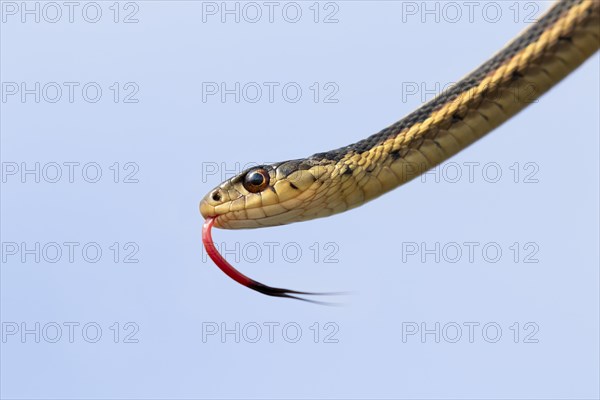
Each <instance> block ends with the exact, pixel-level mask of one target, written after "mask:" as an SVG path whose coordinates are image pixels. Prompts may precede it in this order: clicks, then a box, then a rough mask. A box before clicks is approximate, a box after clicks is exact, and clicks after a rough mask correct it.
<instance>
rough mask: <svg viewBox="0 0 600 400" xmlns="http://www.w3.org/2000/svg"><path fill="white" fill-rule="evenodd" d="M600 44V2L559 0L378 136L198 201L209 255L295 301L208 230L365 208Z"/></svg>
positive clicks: (269, 168)
mask: <svg viewBox="0 0 600 400" xmlns="http://www.w3.org/2000/svg"><path fill="white" fill-rule="evenodd" d="M599 47H600V0H563V1H559V2H557V3H555V4H554V5H553V6H552V7H551V8H550V9H549V10H548V11H547V12H546V13H545V14H544V15H543V16H541V17H540V18H539V19H538V21H537V22H536V23H535V24H533V25H532V26H530V27H529V28H528V29H526V30H525V31H524V32H522V33H521V34H520V35H519V36H518V37H516V38H515V39H514V40H513V41H512V42H510V43H509V44H508V45H507V46H505V47H504V48H503V49H502V50H500V51H499V52H498V53H496V54H495V55H494V56H492V57H491V58H490V59H489V60H488V61H486V62H485V63H484V64H482V65H481V66H480V67H479V68H477V69H475V70H474V71H473V72H471V73H470V74H468V75H467V76H466V77H464V78H463V79H461V80H460V81H459V82H458V83H456V84H455V85H454V86H453V87H452V88H450V89H449V90H447V91H445V92H444V93H442V94H440V95H439V96H437V97H436V98H434V99H433V100H431V101H430V102H428V103H426V104H424V105H422V106H421V107H420V108H418V109H417V110H415V111H413V112H412V113H410V114H409V115H407V116H406V117H404V118H403V119H401V120H399V121H398V122H396V123H394V124H392V125H390V126H388V127H387V128H384V129H383V130H381V131H380V132H378V133H376V134H374V135H371V136H369V137H367V138H366V139H363V140H361V141H359V142H357V143H354V144H351V145H348V146H345V147H341V148H339V149H336V150H331V151H327V152H323V153H317V154H314V155H312V156H310V157H307V158H302V159H296V160H289V161H283V162H280V163H274V164H270V165H261V166H257V167H254V168H250V169H248V170H245V171H243V172H242V173H241V174H239V175H237V176H235V177H233V178H231V179H228V180H226V181H225V182H223V183H221V184H220V185H219V186H217V187H216V188H214V189H213V190H211V191H210V192H209V193H208V194H207V195H206V196H205V197H204V198H203V199H202V201H201V202H200V212H201V214H202V216H203V217H204V218H206V220H207V222H206V223H205V233H206V235H205V236H204V238H205V240H204V244H205V246H206V247H207V250H208V252H209V254H210V255H211V257H212V258H213V260H214V261H215V262H216V263H217V264H218V265H219V266H220V267H221V268H222V269H224V270H225V272H226V273H228V274H229V275H230V276H231V277H233V278H234V279H236V280H237V281H238V282H239V283H242V284H244V285H246V286H249V287H251V288H253V289H255V290H258V291H260V292H263V293H265V294H269V295H274V296H283V297H294V296H290V295H289V293H301V292H293V291H288V290H285V289H276V288H270V287H268V286H265V285H262V284H260V283H258V282H256V281H253V280H251V279H250V278H246V277H245V276H243V275H241V274H239V273H237V271H235V270H233V267H231V266H230V265H229V264H227V265H224V263H226V261H224V259H222V257H220V255H218V252H216V249H215V248H214V245H213V244H212V240H209V239H210V228H211V227H212V226H213V225H214V226H216V227H219V228H226V229H238V228H260V227H266V226H274V225H283V224H289V223H292V222H298V221H305V220H310V219H314V218H321V217H327V216H330V215H333V214H336V213H340V212H343V211H346V210H349V209H351V208H354V207H357V206H360V205H362V204H364V203H365V202H367V201H369V200H372V199H374V198H376V197H378V196H380V195H382V194H383V193H386V192H388V191H390V190H392V189H394V188H396V187H398V186H399V185H401V184H403V183H406V182H408V181H410V180H411V179H413V178H415V177H417V176H419V175H420V174H422V173H424V172H426V171H427V170H429V169H430V168H433V167H435V166H436V165H438V164H440V163H441V162H443V161H445V160H447V159H448V158H449V157H451V156H453V155H454V154H456V153H458V152H459V151H461V150H462V149H464V148H466V147H467V146H469V145H470V144H472V143H473V142H475V141H476V140H478V139H480V138H481V137H483V136H484V135H485V134H486V133H488V132H490V131H491V130H493V129H494V128H496V127H497V126H499V125H500V124H502V123H503V122H505V121H506V120H508V119H509V118H510V117H512V116H513V115H515V114H516V113H518V112H519V111H520V110H522V109H523V108H525V107H526V106H527V105H529V104H530V103H532V102H533V101H534V100H535V99H537V98H538V97H539V96H541V95H542V94H543V93H544V92H546V91H547V90H549V89H550V88H551V87H552V86H554V85H555V84H556V83H558V82H559V81H560V80H561V79H562V78H564V77H565V76H567V75H568V74H569V73H570V72H572V71H573V70H575V69H576V68H577V67H578V66H579V65H581V64H582V63H583V62H584V61H585V60H586V59H587V58H589V57H590V56H592V55H593V54H594V53H595V52H596V51H597V50H598V48H599ZM210 246H212V248H209V247H210ZM227 268H231V270H229V272H228V271H227ZM233 271H235V272H233ZM236 273H237V274H238V275H236ZM241 277H243V278H241Z"/></svg>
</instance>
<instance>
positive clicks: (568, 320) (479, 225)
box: [1, 1, 600, 398]
mask: <svg viewBox="0 0 600 400" xmlns="http://www.w3.org/2000/svg"><path fill="white" fill-rule="evenodd" d="M111 3H112V2H110V3H102V4H103V9H104V11H107V7H108V6H109V5H110V4H111ZM138 4H139V6H140V10H139V13H138V14H137V17H138V18H139V23H137V24H114V23H112V22H111V21H110V17H109V15H106V16H105V17H103V19H102V21H101V22H100V23H98V24H89V23H85V22H83V21H82V20H81V18H78V19H77V20H76V22H75V23H73V24H69V23H66V22H60V23H57V24H48V23H40V24H35V23H27V24H21V23H20V22H18V20H17V19H14V18H13V19H9V21H8V22H7V23H3V24H2V28H1V34H2V38H1V46H2V50H1V57H2V60H1V67H2V68H1V80H2V81H16V82H21V81H28V82H34V81H40V82H48V81H57V82H63V81H81V82H87V81H96V82H101V83H102V85H103V87H104V88H106V87H108V86H109V85H110V84H111V83H112V82H115V81H119V82H129V81H133V82H137V83H138V85H139V87H140V92H139V93H138V95H137V98H139V100H140V101H139V103H138V104H114V103H112V102H111V101H108V92H107V93H106V94H105V96H106V98H103V99H102V101H100V102H99V103H96V104H88V103H85V102H83V101H81V100H78V101H76V102H75V103H73V104H69V103H67V102H65V101H61V102H60V103H57V104H49V103H43V102H42V103H40V104H35V103H33V102H31V101H28V102H27V103H25V104H21V103H20V102H18V101H9V102H7V103H3V104H2V122H1V129H2V142H1V144H2V153H1V156H2V161H3V162H10V161H16V162H21V161H27V162H31V163H33V162H36V161H39V162H42V163H46V162H51V161H56V162H63V161H80V162H88V161H95V162H98V163H100V164H101V165H102V166H103V167H104V172H108V171H107V169H106V168H107V167H108V166H109V165H110V164H112V163H113V162H115V161H119V162H122V163H123V162H127V161H132V162H136V163H137V164H138V165H139V166H140V172H139V173H138V175H137V177H138V178H139V179H140V183H138V184H129V185H127V184H113V183H110V182H109V181H108V180H102V181H101V182H100V183H98V184H95V185H93V184H88V183H85V182H83V181H81V179H79V180H78V181H77V182H76V183H73V184H69V183H65V182H64V181H63V182H61V183H57V184H49V183H40V184H35V183H26V184H22V183H19V182H18V181H17V180H14V179H13V180H10V181H9V182H7V183H6V184H3V185H2V231H1V233H2V241H3V242H22V241H25V242H36V241H39V242H52V241H56V242H63V241H79V242H90V241H96V242H100V243H103V245H105V248H106V247H107V246H108V245H110V243H112V242H115V241H118V242H121V243H124V242H128V241H134V242H137V243H138V244H139V246H140V252H139V254H138V258H139V259H140V262H139V263H137V264H123V263H118V264H115V263H114V262H112V261H111V259H110V257H109V256H107V257H106V258H104V259H103V260H102V261H101V262H99V263H96V264H90V263H84V262H78V263H74V264H69V263H68V262H65V261H61V262H59V263H56V264H49V263H40V264H36V263H33V262H28V263H25V264H23V263H20V262H18V261H15V260H14V259H10V260H11V261H9V262H7V263H5V264H3V265H2V269H1V278H2V284H1V289H2V307H1V311H2V316H1V317H2V318H1V319H2V321H3V322H7V321H8V322H10V321H13V322H14V321H16V322H21V321H25V322H28V323H30V324H33V323H34V322H36V321H39V322H41V323H42V324H44V323H47V322H52V321H55V322H58V323H62V322H65V321H77V322H80V323H81V324H84V323H86V322H90V321H94V322H97V323H99V324H100V325H101V326H102V327H103V329H104V331H105V335H106V336H105V337H103V338H102V340H101V341H100V342H98V343H96V344H90V343H86V342H85V341H83V340H82V339H81V337H79V338H77V339H76V341H75V343H68V341H67V340H65V338H63V339H62V340H61V341H60V342H59V343H56V344H52V343H47V342H44V341H42V342H41V343H34V342H33V341H32V340H28V341H27V342H26V343H21V342H20V341H19V340H18V338H14V337H13V338H9V340H8V341H7V342H6V343H2V358H1V367H2V372H1V395H2V397H4V398H174V397H177V398H415V397H416V398H448V397H452V398H598V396H599V389H598V387H599V380H598V376H599V375H600V371H599V364H598V353H599V347H598V335H599V323H598V313H599V306H598V303H599V297H598V290H599V289H598V288H599V273H598V264H599V262H598V261H599V253H598V240H599V235H598V220H599V214H598V203H599V191H598V187H599V186H598V181H599V180H598V170H599V168H598V160H599V150H598V149H599V142H598V140H599V139H598V138H599V135H598V132H599V121H598V109H599V107H600V104H599V94H598V93H599V85H600V84H599V78H598V69H599V62H598V61H599V59H598V55H597V54H596V55H595V56H594V57H593V58H592V59H591V60H589V61H588V62H587V63H586V64H585V65H584V66H583V67H582V68H580V69H579V70H578V71H576V72H575V73H574V74H573V75H572V76H570V77H569V78H568V79H566V80H565V81H564V82H563V83H561V84H560V85H558V87H556V88H555V89H554V90H553V91H552V92H551V93H549V94H548V95H546V96H544V97H543V98H542V99H541V100H540V101H539V102H538V103H537V104H535V105H534V106H532V107H530V108H529V109H527V110H526V111H525V112H523V113H521V114H520V115H518V116H517V117H515V118H514V119H512V120H511V121H510V122H508V123H506V124H505V125H504V126H502V127H501V128H499V129H498V130H497V131H495V132H493V133H492V134H491V135H490V136H489V137H487V138H485V139H484V140H482V141H480V142H479V143H477V144H475V145H474V146H472V147H471V148H469V149H467V150H465V151H464V152H462V153H461V154H460V155H458V156H457V157H455V158H454V159H453V161H456V162H459V163H462V162H469V161H478V162H481V163H482V164H483V163H486V162H491V161H493V162H498V163H499V164H500V165H501V166H502V167H503V168H504V170H503V172H504V173H508V172H509V170H508V166H510V165H512V164H513V163H514V162H520V163H525V162H535V163H537V165H539V173H538V174H537V178H539V183H537V184H523V183H519V184H515V183H513V182H511V181H510V180H509V179H503V180H502V181H501V182H499V183H497V184H489V183H486V182H484V181H483V180H481V179H478V180H476V181H475V182H474V183H472V184H470V183H467V182H465V181H464V180H463V181H462V182H460V183H457V184H450V183H447V182H442V183H439V184H436V183H432V182H429V183H425V184H423V183H421V182H420V181H418V180H417V181H414V182H411V183H410V184H407V185H406V186H404V187H402V188H400V189H398V190H395V191H393V192H392V193H390V194H388V195H386V196H384V197H382V198H380V199H378V200H377V201H375V202H372V203H370V204H368V205H366V206H364V207H361V208H359V209H356V210H354V211H352V212H348V213H344V214H341V215H339V216H336V217H333V218H329V219H324V220H316V221H311V222H306V223H301V224H294V225H290V226H285V227H278V228H271V229H264V230H254V231H222V230H217V231H215V232H214V236H215V238H216V240H217V241H218V242H222V241H226V242H228V243H234V242H236V241H238V242H240V243H242V244H244V243H247V242H251V241H255V242H259V243H262V242H265V241H279V242H281V243H288V242H294V241H296V242H298V243H299V244H300V245H301V247H302V248H303V250H304V251H306V252H307V253H308V252H309V250H308V246H310V245H311V244H312V243H313V242H318V243H320V244H324V243H326V242H335V243H337V245H338V246H339V253H338V254H337V256H336V257H337V259H338V260H339V263H337V264H324V263H322V262H320V263H314V262H313V261H312V260H311V258H310V257H309V256H306V257H305V258H303V259H302V261H301V262H299V263H296V264H293V263H286V262H277V263H268V262H261V263H257V264H255V265H251V264H249V263H240V265H239V267H240V269H241V270H243V271H244V272H246V273H248V274H249V275H251V276H252V277H254V278H256V279H258V280H261V281H264V282H266V283H269V284H272V285H278V286H284V287H291V288H295V289H301V290H302V289H305V290H356V291H358V294H356V295H354V296H352V297H351V298H350V299H346V300H345V302H346V307H342V308H331V307H319V306H314V305H310V304H304V303H301V302H293V301H288V300H283V299H275V298H270V297H266V296H261V295H258V294H256V293H255V292H252V291H250V290H247V289H245V288H242V287H240V286H239V285H237V284H235V283H234V282H232V281H231V280H229V279H228V278H226V277H225V276H224V275H223V274H222V273H221V272H220V271H219V270H218V269H217V268H216V267H215V266H214V265H213V264H212V262H210V261H207V262H204V263H203V262H202V250H201V238H200V234H201V226H202V218H201V216H200V215H199V212H198V201H199V200H200V198H201V197H202V196H203V195H204V194H205V193H206V192H208V191H209V190H210V189H211V188H212V187H213V186H214V185H216V184H218V183H219V181H220V178H219V177H218V176H214V177H211V178H209V179H208V181H207V182H203V181H202V168H203V167H202V166H203V163H206V162H217V163H221V162H225V163H227V165H229V166H231V165H233V163H235V162H241V163H246V162H261V161H265V160H272V161H278V160H285V159H291V158H297V157H304V156H308V155H310V154H312V153H315V152H319V151H324V150H328V149H331V148H336V147H339V146H341V145H345V144H348V143H351V142H353V141H356V140H358V139H360V138H362V137H364V136H366V135H368V134H371V133H373V132H375V131H377V130H379V129H380V128H383V127H384V126H386V125H387V124H389V123H391V122H394V121H396V120H397V119H399V118H400V117H402V116H403V115H405V114H406V113H408V112H409V111H411V110H412V109H414V108H415V107H417V106H418V105H419V104H420V99H419V98H418V97H415V96H413V97H410V98H409V100H408V101H406V102H402V99H401V89H402V82H427V83H428V85H430V86H433V85H434V83H435V82H441V83H442V84H445V83H447V82H452V81H456V80H457V79H459V78H460V77H461V76H463V75H464V74H465V73H466V72H468V71H469V70H471V69H472V68H474V67H475V66H476V65H478V64H479V63H480V62H482V61H484V60H485V59H487V58H488V57H489V56H490V55H491V54H493V53H494V52H495V51H496V50H497V49H499V48H500V47H501V46H502V45H503V44H504V43H505V42H506V41H507V40H509V39H510V38H512V37H513V36H514V35H516V34H517V33H518V32H519V31H521V30H522V29H524V28H525V27H526V26H527V24H526V23H523V22H522V20H523V18H522V17H521V18H520V20H521V21H520V22H519V23H515V22H514V21H513V20H512V17H509V16H506V17H504V18H501V20H500V21H499V22H498V23H495V24H494V23H487V22H485V21H484V20H483V19H482V18H480V17H478V18H476V21H475V23H468V22H467V21H465V20H463V21H461V22H459V23H456V24H451V23H447V22H441V23H434V22H432V21H431V20H429V23H421V22H420V21H419V19H418V18H416V17H413V18H409V19H408V21H407V22H406V23H402V21H401V17H400V14H401V4H400V3H399V2H373V3H367V2H339V3H338V5H339V13H338V14H337V18H338V19H339V23H337V24H314V23H312V22H311V20H310V17H309V16H308V15H307V16H306V17H303V19H302V20H301V22H300V23H298V24H289V23H286V22H283V21H282V20H281V18H278V19H277V20H276V22H275V23H273V24H269V23H266V22H260V23H257V24H248V23H240V24H235V23H228V24H221V23H218V22H216V21H215V19H211V20H209V23H206V24H203V23H202V22H201V18H202V17H201V3H199V2H197V3H196V2H166V1H157V2H139V3H138ZM302 4H303V10H304V11H305V12H307V13H308V12H309V10H308V7H309V6H310V4H312V2H310V3H302ZM431 4H433V3H431ZM503 4H504V5H503V11H504V12H508V11H509V10H508V7H509V4H508V3H503ZM540 4H541V7H540V9H543V8H546V7H547V6H548V3H540ZM203 81H217V82H221V81H229V82H232V81H240V82H247V81H257V82H263V81H281V82H287V81H296V82H299V83H301V84H302V85H303V87H304V88H306V87H308V86H309V85H310V84H311V83H312V82H315V81H318V82H322V83H324V82H329V81H333V82H336V83H337V84H338V85H339V87H340V92H339V94H338V95H337V98H339V100H340V101H339V103H337V104H323V103H319V104H315V103H313V102H312V101H309V100H308V93H306V94H305V96H307V98H306V99H305V98H303V99H302V101H300V102H298V103H295V104H289V103H286V102H283V101H281V100H278V101H275V102H274V103H273V104H270V103H268V102H265V101H262V102H259V103H257V104H250V103H244V102H242V103H240V104H235V103H232V102H228V103H225V104H222V103H220V102H217V101H210V102H208V103H203V102H202V101H201V93H200V90H201V82H203ZM403 241H414V242H427V243H434V242H436V241H439V242H442V243H447V242H464V241H480V242H482V243H485V242H490V241H496V242H498V243H502V246H503V249H504V250H505V251H507V252H508V249H507V247H508V246H510V244H511V243H513V242H519V243H521V244H523V243H525V242H530V241H532V242H536V243H537V244H538V245H539V247H540V251H539V253H538V255H537V258H539V260H540V262H539V263H537V264H524V263H514V262H513V261H512V260H511V257H510V256H509V255H508V253H507V255H506V257H505V258H503V259H502V261H501V262H498V263H495V264H491V263H485V262H477V263H473V264H470V263H468V262H464V261H461V262H459V263H456V264H451V263H444V262H441V263H435V262H432V261H431V259H430V261H429V262H426V263H421V262H419V261H418V260H417V259H413V260H415V261H414V262H409V263H402V260H401V252H400V250H401V247H400V243H401V242H403ZM278 260H281V257H279V258H278ZM115 321H119V322H121V323H125V322H128V321H132V322H135V323H137V324H138V326H139V328H140V330H139V332H138V334H137V335H136V337H137V338H138V339H139V343H134V344H124V343H118V344H115V343H113V342H112V341H111V337H110V336H109V331H108V326H110V325H111V324H112V323H113V322H115ZM410 321H412V322H417V323H420V322H427V323H428V324H430V326H431V325H433V324H434V323H435V322H440V323H441V324H442V325H444V324H446V323H448V322H457V323H459V324H462V323H464V322H473V321H475V322H479V323H481V324H482V325H483V324H485V323H486V322H496V323H498V324H500V326H501V327H502V328H503V337H502V339H501V340H500V341H499V342H498V343H493V344H492V343H487V342H485V341H484V340H482V338H481V336H478V337H476V340H475V342H474V343H469V342H468V340H466V339H465V338H463V339H462V340H461V341H460V342H458V343H456V344H453V343H448V342H446V341H444V340H442V341H441V343H435V342H433V341H432V340H431V339H429V340H427V341H426V343H421V341H420V340H418V339H417V338H410V339H409V340H408V341H407V342H406V343H403V342H402V334H401V328H402V322H410ZM203 322H217V323H221V322H226V323H228V324H230V326H231V325H233V324H234V323H235V322H240V323H241V324H242V325H244V324H246V323H250V322H256V323H259V324H262V323H264V322H278V323H280V324H281V325H283V324H285V323H287V322H296V323H298V324H299V325H300V326H301V327H302V328H303V332H304V335H303V337H302V339H301V340H300V341H299V342H298V343H295V344H290V343H287V342H285V341H284V340H282V338H281V336H278V337H276V340H275V342H274V343H269V342H268V341H267V340H266V339H265V338H263V339H262V340H261V341H260V342H259V343H256V344H253V343H248V342H245V341H243V340H242V341H241V343H235V342H234V341H232V340H231V339H228V340H227V341H226V343H221V341H220V340H218V339H216V338H210V339H209V340H208V341H207V342H206V343H203V342H202V332H201V330H202V323H203ZM314 322H319V323H320V324H321V325H323V324H324V323H326V322H334V323H336V324H337V325H338V326H339V332H338V333H337V335H336V338H337V339H338V340H339V342H338V343H330V344H326V343H314V342H313V341H312V336H311V334H312V333H311V331H310V330H309V327H310V326H311V325H312V324H313V323H314ZM514 322H520V323H521V324H524V323H526V322H535V323H536V324H537V325H538V326H539V328H540V330H539V332H538V333H537V335H536V338H537V339H538V340H539V343H529V344H525V343H518V344H516V343H514V342H513V341H512V336H511V332H510V331H509V329H508V327H509V326H510V325H512V324H513V323H514ZM212 339H215V340H212ZM321 341H322V339H321ZM521 341H522V340H521Z"/></svg>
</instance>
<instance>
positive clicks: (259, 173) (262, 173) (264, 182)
mask: <svg viewBox="0 0 600 400" xmlns="http://www.w3.org/2000/svg"><path fill="white" fill-rule="evenodd" d="M269 180H270V176H269V173H268V172H267V171H266V170H264V169H262V168H257V169H254V170H252V171H250V172H248V173H247V174H246V176H245V177H244V188H246V190H247V191H249V192H250V193H258V192H262V191H263V190H265V188H266V187H267V186H269Z"/></svg>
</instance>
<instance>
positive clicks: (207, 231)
mask: <svg viewBox="0 0 600 400" xmlns="http://www.w3.org/2000/svg"><path fill="white" fill-rule="evenodd" d="M216 218H217V217H209V218H207V219H206V221H204V225H202V243H203V244H204V247H205V248H206V252H207V253H208V255H209V256H210V258H211V259H212V260H213V261H214V262H215V264H217V267H219V268H221V271H223V272H225V274H226V275H227V276H228V277H230V278H231V279H233V280H234V281H236V282H237V283H239V284H241V285H244V286H246V287H247V288H250V289H252V290H256V291H257V292H260V293H262V294H266V295H267V296H275V297H287V298H290V299H296V300H302V301H307V302H309V303H315V304H323V305H336V304H334V303H328V302H323V301H317V300H311V299H305V298H303V297H298V296H295V295H305V296H322V295H341V294H345V293H341V292H340V293H315V292H298V291H296V290H289V289H282V288H276V287H271V286H267V285H265V284H262V283H260V282H257V281H255V280H254V279H251V278H249V277H247V276H246V275H244V274H242V273H241V272H240V271H238V270H237V269H235V268H234V267H233V265H231V264H229V262H228V261H227V260H226V259H225V258H224V257H223V256H222V255H221V254H220V253H219V251H218V250H217V248H216V247H215V244H214V242H213V239H212V233H211V229H212V227H213V225H214V223H215V220H216Z"/></svg>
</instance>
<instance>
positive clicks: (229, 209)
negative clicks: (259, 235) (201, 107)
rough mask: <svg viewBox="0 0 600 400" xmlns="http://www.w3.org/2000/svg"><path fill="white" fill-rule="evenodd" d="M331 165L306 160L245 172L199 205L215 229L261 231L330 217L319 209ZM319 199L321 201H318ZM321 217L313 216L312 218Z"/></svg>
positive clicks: (254, 168)
mask: <svg viewBox="0 0 600 400" xmlns="http://www.w3.org/2000/svg"><path fill="white" fill-rule="evenodd" d="M333 169H334V166H333V165H327V164H323V163H322V162H319V161H316V160H310V159H302V160H290V161H285V162H281V163H275V164H270V165H260V166H256V167H253V168H249V169H247V170H245V171H243V172H242V173H240V174H239V175H237V176H234V177H233V178H231V179H228V180H226V181H224V182H223V183H221V184H220V185H219V186H217V187H215V188H214V189H213V190H211V191H210V192H209V193H208V194H207V195H206V196H204V198H203V199H202V201H201V202H200V213H201V214H202V216H203V217H204V218H209V217H217V218H216V220H215V224H214V226H215V227H218V228H225V229H244V228H261V227H265V226H275V225H283V224H288V223H291V222H296V221H303V220H306V219H312V218H316V217H319V216H325V215H329V214H331V212H327V210H328V209H327V208H323V207H322V205H323V204H322V203H323V201H324V200H325V196H323V195H319V193H322V194H324V191H323V190H324V189H325V186H327V184H326V183H325V182H326V181H327V180H326V179H324V177H325V176H327V175H328V174H330V173H331V171H332V170H333ZM319 199H321V201H320V200H319ZM319 213H321V214H323V215H316V214H319Z"/></svg>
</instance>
